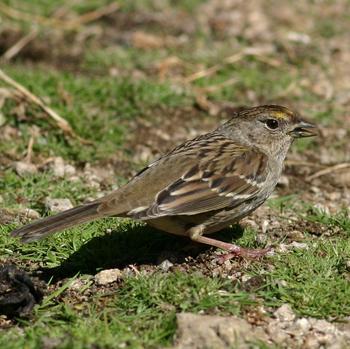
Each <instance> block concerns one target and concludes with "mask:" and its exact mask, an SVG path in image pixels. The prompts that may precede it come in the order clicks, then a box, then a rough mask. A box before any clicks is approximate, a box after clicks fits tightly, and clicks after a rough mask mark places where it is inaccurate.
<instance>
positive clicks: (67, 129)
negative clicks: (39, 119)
mask: <svg viewBox="0 0 350 349" xmlns="http://www.w3.org/2000/svg"><path fill="white" fill-rule="evenodd" d="M0 80H2V81H4V82H5V83H7V84H8V85H10V86H11V87H13V88H15V89H16V90H17V91H18V92H19V93H20V95H21V96H23V97H24V98H26V99H27V100H29V101H30V102H32V103H34V104H36V105H37V106H39V107H40V108H41V109H42V110H43V111H44V112H45V113H46V114H47V115H49V116H50V117H51V118H52V119H53V120H54V121H55V122H56V124H57V126H58V127H59V128H60V129H61V130H62V131H63V132H64V133H66V134H68V135H70V136H72V137H74V138H77V139H79V140H80V141H81V142H83V143H85V144H89V143H90V142H89V141H87V140H84V139H82V138H80V137H79V136H78V135H77V134H75V132H74V131H73V129H72V127H71V126H70V125H69V123H68V121H67V120H65V119H63V118H62V117H61V116H59V115H58V114H57V113H56V112H55V111H54V110H52V109H51V108H50V107H48V106H47V105H45V104H44V102H43V101H42V100H41V99H40V98H38V97H37V96H35V95H34V94H33V93H31V92H30V91H29V90H27V89H26V88H25V87H24V86H23V85H21V84H19V83H18V82H17V81H15V80H13V79H12V78H11V77H10V76H8V75H7V74H6V73H5V72H4V71H2V70H1V69H0Z"/></svg>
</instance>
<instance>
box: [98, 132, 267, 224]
mask: <svg viewBox="0 0 350 349" xmlns="http://www.w3.org/2000/svg"><path fill="white" fill-rule="evenodd" d="M194 153H195V154H194ZM193 155H194V156H193ZM152 172H154V174H152ZM139 176H140V177H139V178H137V177H136V179H135V180H133V181H132V182H130V189H131V190H130V192H129V197H128V196H127V195H126V196H125V202H124V203H125V204H127V206H128V207H129V210H128V212H126V215H127V216H129V217H133V218H137V219H151V218H156V217H161V216H167V215H195V214H199V213H203V212H208V211H212V210H217V209H222V208H225V207H227V206H229V205H232V203H234V202H240V201H245V200H249V199H251V198H253V197H254V196H255V195H256V194H257V193H258V192H259V191H260V190H261V187H262V185H263V183H264V182H265V180H266V176H267V157H266V155H265V154H263V153H261V152H259V151H257V150H254V149H251V148H248V147H245V146H241V145H237V144H236V143H234V142H233V141H232V140H230V139H227V138H225V137H216V138H215V137H213V138H212V139H207V140H206V141H205V142H204V143H203V144H201V146H200V147H189V148H188V147H186V148H185V149H183V151H182V150H181V149H177V150H176V151H174V152H173V153H172V154H169V155H168V156H167V157H165V158H164V160H162V159H160V160H159V161H158V162H156V163H154V164H153V165H151V166H150V167H149V168H147V169H146V170H145V171H143V172H141V173H140V175H139ZM133 182H134V184H133ZM164 183H166V185H164ZM132 186H134V189H135V188H136V187H137V186H140V188H144V189H143V192H142V190H141V191H140V190H136V189H135V190H134V191H133V190H132ZM149 187H152V188H151V189H150V188H149ZM135 191H136V192H137V194H134V193H135ZM125 194H126V193H125ZM142 194H144V196H142ZM130 195H131V196H130ZM132 197H133V198H132ZM115 199H118V200H120V196H119V197H118V198H115ZM114 205H115V204H114ZM114 205H113V203H111V202H108V201H107V202H105V206H104V207H105V209H108V206H109V207H111V208H113V206H114Z"/></svg>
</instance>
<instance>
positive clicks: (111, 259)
mask: <svg viewBox="0 0 350 349" xmlns="http://www.w3.org/2000/svg"><path fill="white" fill-rule="evenodd" d="M243 230H244V229H243V228H242V227H241V226H239V225H235V226H233V227H232V228H229V229H225V230H223V231H220V232H219V233H216V234H212V235H211V237H213V238H215V239H218V240H221V241H227V242H231V241H232V239H238V238H240V237H241V236H242V235H243ZM209 248H210V246H207V245H203V244H199V243H195V242H192V241H191V240H190V239H189V238H187V237H181V236H175V235H171V234H166V233H164V232H160V231H158V230H156V229H154V228H151V227H149V226H139V225H138V226H133V227H131V228H130V229H128V230H127V231H118V230H116V231H113V232H111V233H108V234H106V235H103V236H98V237H94V238H92V239H91V240H90V241H88V242H87V243H86V244H85V245H83V246H82V247H81V248H80V249H79V250H78V251H76V252H74V253H73V254H72V255H71V256H69V257H68V259H66V260H65V261H64V262H63V263H62V264H61V265H59V266H58V267H54V268H44V269H42V270H41V273H40V274H41V279H44V280H45V281H49V280H54V281H59V280H61V279H64V278H67V277H72V276H74V275H76V274H77V273H80V274H96V273H97V272H98V271H99V270H103V269H110V268H120V269H122V268H124V267H126V266H128V265H130V264H159V263H160V262H161V261H162V260H164V259H169V260H170V261H171V262H176V263H182V262H184V261H185V259H186V258H187V257H192V258H196V257H197V256H198V255H199V254H200V253H202V252H204V251H206V250H208V249H209Z"/></svg>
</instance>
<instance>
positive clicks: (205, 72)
mask: <svg viewBox="0 0 350 349" xmlns="http://www.w3.org/2000/svg"><path fill="white" fill-rule="evenodd" d="M246 56H253V57H256V58H257V59H258V60H260V61H261V62H264V63H266V64H269V65H271V66H273V67H277V66H280V65H281V62H280V61H278V60H277V59H273V58H270V57H268V56H266V50H264V49H262V48H259V47H247V48H245V49H244V50H242V51H241V52H238V53H236V54H234V55H232V56H229V57H226V58H224V60H223V63H221V64H215V65H213V66H212V67H209V68H207V69H202V70H200V71H198V72H196V73H193V74H191V75H189V76H188V77H187V78H185V82H187V83H189V82H192V81H195V80H198V79H200V78H203V77H206V76H210V75H213V74H214V73H216V72H217V71H218V70H220V69H222V68H223V67H224V66H225V65H226V64H234V63H237V62H238V61H240V60H242V59H243V58H244V57H246Z"/></svg>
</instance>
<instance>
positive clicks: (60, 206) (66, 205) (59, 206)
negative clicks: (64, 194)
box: [45, 197, 73, 212]
mask: <svg viewBox="0 0 350 349" xmlns="http://www.w3.org/2000/svg"><path fill="white" fill-rule="evenodd" d="M45 207H46V208H47V209H48V210H50V211H51V212H62V211H65V210H69V209H70V208H73V204H72V202H71V201H70V200H69V199H51V198H49V197H48V198H46V200H45Z"/></svg>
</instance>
